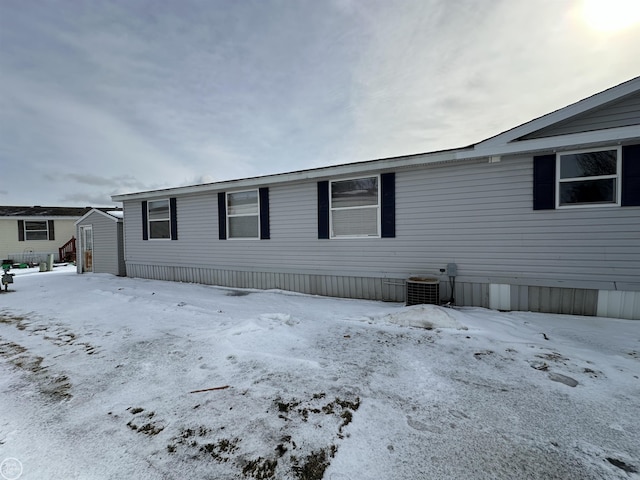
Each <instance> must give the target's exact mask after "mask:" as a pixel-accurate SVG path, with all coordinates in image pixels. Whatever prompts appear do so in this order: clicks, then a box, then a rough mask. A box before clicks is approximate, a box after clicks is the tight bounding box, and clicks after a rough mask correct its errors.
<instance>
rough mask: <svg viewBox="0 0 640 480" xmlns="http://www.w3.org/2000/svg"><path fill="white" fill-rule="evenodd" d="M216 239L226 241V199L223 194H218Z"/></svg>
mask: <svg viewBox="0 0 640 480" xmlns="http://www.w3.org/2000/svg"><path fill="white" fill-rule="evenodd" d="M218 238H219V239H220V240H226V239H227V198H226V195H225V193H224V192H218Z"/></svg>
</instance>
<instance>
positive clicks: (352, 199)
mask: <svg viewBox="0 0 640 480" xmlns="http://www.w3.org/2000/svg"><path fill="white" fill-rule="evenodd" d="M329 198H330V209H329V210H330V225H331V238H354V237H355V238H357V237H379V236H380V177H379V176H377V175H376V176H373V177H363V178H352V179H346V180H336V181H332V182H330V191H329Z"/></svg>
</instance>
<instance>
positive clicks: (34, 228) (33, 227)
mask: <svg viewBox="0 0 640 480" xmlns="http://www.w3.org/2000/svg"><path fill="white" fill-rule="evenodd" d="M24 238H25V240H49V229H48V222H47V221H46V220H43V221H39V222H34V221H25V222H24Z"/></svg>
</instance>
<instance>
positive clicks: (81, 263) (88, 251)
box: [75, 208, 126, 276]
mask: <svg viewBox="0 0 640 480" xmlns="http://www.w3.org/2000/svg"><path fill="white" fill-rule="evenodd" d="M122 217H123V212H122V210H118V209H107V208H93V209H91V210H89V211H88V212H87V213H86V214H85V215H83V216H82V218H80V219H79V220H77V221H76V222H75V226H76V238H77V239H78V245H77V248H78V255H77V261H76V266H77V270H78V273H86V272H95V273H112V274H113V275H118V276H124V275H125V274H126V273H125V272H126V267H125V263H124V235H123V222H122Z"/></svg>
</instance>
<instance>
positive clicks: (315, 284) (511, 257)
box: [124, 157, 640, 309]
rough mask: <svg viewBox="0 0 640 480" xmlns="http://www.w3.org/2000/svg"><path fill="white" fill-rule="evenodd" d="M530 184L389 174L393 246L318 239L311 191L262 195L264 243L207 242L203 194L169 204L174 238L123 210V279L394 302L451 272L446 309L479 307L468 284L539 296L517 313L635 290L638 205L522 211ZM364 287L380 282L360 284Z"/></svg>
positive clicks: (499, 171) (213, 200)
mask: <svg viewBox="0 0 640 480" xmlns="http://www.w3.org/2000/svg"><path fill="white" fill-rule="evenodd" d="M532 177H533V161H532V158H531V157H519V158H508V157H505V158H503V159H502V161H501V162H499V163H491V164H489V163H485V162H480V161H478V162H475V163H469V164H466V165H464V166H461V165H444V166H438V167H431V168H426V167H425V168H415V167H414V168H411V169H400V170H397V171H396V238H370V239H341V240H323V239H318V238H317V236H318V235H317V228H318V227H317V203H316V201H317V200H316V195H317V187H316V183H315V181H308V182H304V181H303V182H299V183H295V184H287V185H275V186H271V187H270V189H269V193H270V217H271V218H270V220H271V224H270V226H271V238H270V239H269V240H222V241H221V240H218V222H217V195H216V192H211V193H209V194H197V195H188V196H182V197H180V198H179V201H178V203H177V205H178V207H177V208H178V212H177V215H178V225H179V229H180V231H179V240H177V241H164V240H155V241H154V240H148V241H143V240H142V220H141V215H140V202H139V201H138V202H136V201H128V202H125V204H124V209H125V218H126V227H125V236H126V256H127V257H126V260H127V268H128V270H129V273H130V274H131V275H133V276H148V277H149V278H167V279H169V278H173V277H172V276H175V275H177V274H176V273H175V271H173V270H168V271H166V272H164V274H165V275H166V276H164V275H163V276H162V277H157V276H153V275H150V274H149V275H145V274H142V273H141V271H142V270H144V268H151V265H155V266H157V268H171V267H174V266H175V267H190V268H202V269H205V272H200V273H198V275H199V276H198V277H195V278H196V279H195V280H192V279H191V278H193V277H190V278H189V279H182V281H198V282H203V283H212V284H220V285H229V286H235V287H245V286H254V287H256V288H281V289H290V290H295V291H301V292H305V293H316V294H321V295H335V296H356V295H354V294H353V292H355V293H356V294H357V296H360V297H364V298H370V297H372V296H375V298H380V297H381V295H382V297H385V298H397V293H398V290H399V291H400V292H401V293H402V295H403V294H404V293H403V292H404V290H403V287H398V286H394V285H391V284H390V283H391V281H395V282H397V280H398V279H404V278H406V277H408V276H409V275H412V274H430V275H438V272H439V269H440V268H444V266H445V265H446V264H447V263H449V262H453V263H456V264H457V265H458V275H459V277H458V279H457V281H458V284H457V288H456V301H457V303H461V302H462V301H464V303H463V304H465V305H477V306H488V286H487V287H486V288H485V287H482V286H480V285H481V284H486V283H489V282H492V283H508V284H512V285H530V286H536V287H542V288H541V290H540V292H537V293H534V294H525V293H520V292H519V293H518V294H517V299H518V304H522V306H523V307H524V308H529V309H534V308H538V307H536V305H537V304H538V302H540V301H542V300H544V301H545V302H546V301H548V302H552V303H554V304H558V305H561V304H562V302H569V300H567V299H564V298H563V297H559V298H556V297H554V295H557V293H553V292H552V291H551V290H549V291H548V292H546V293H545V292H543V291H542V289H544V288H545V287H547V288H548V287H555V288H558V287H571V288H588V289H607V290H616V286H617V285H619V284H620V285H622V284H624V285H626V286H627V287H630V288H631V289H636V290H640V248H639V246H638V245H639V244H640V243H639V239H640V222H639V221H638V217H639V216H640V207H600V208H581V209H562V210H538V211H534V210H533V208H532V201H533V200H532V195H533V194H532ZM132 265H136V267H135V268H136V271H135V272H131V270H130V267H131V266H132ZM145 265H146V266H148V267H145ZM154 268H155V267H154ZM141 269H142V270H141ZM208 270H213V272H214V273H210V272H209V271H208ZM245 272H260V275H257V276H255V274H252V275H254V276H253V277H249V276H247V275H246V274H245ZM276 274H279V275H276ZM291 275H294V276H293V277H292V276H291ZM295 275H299V276H300V277H295ZM345 278H349V280H345ZM371 278H377V279H380V280H381V282H379V283H376V282H373V283H370V281H369V280H366V281H365V280H363V279H371ZM176 279H178V278H176ZM443 280H446V279H444V278H443ZM385 282H387V283H385ZM345 292H348V294H347V293H345ZM445 298H447V297H445ZM525 298H526V299H527V301H526V302H525V300H524V299H525ZM525 303H528V305H526V306H525Z"/></svg>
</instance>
